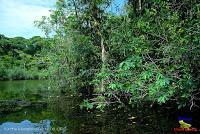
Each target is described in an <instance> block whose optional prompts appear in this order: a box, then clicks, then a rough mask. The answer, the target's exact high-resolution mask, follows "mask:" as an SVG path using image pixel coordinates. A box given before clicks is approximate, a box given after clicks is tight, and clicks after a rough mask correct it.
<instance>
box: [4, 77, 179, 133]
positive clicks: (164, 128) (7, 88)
mask: <svg viewBox="0 0 200 134" xmlns="http://www.w3.org/2000/svg"><path fill="white" fill-rule="evenodd" d="M51 85H52V84H51V83H50V82H48V81H38V80H28V81H0V134H35V133H37V134H51V133H53V134H54V133H55V134H62V133H63V134H66V133H67V134H168V133H169V134H171V133H172V132H173V131H172V130H173V128H174V127H179V124H178V121H177V117H178V114H176V113H173V114H171V115H170V114H168V113H167V112H163V111H165V110H161V112H158V111H153V110H151V109H150V108H141V109H137V110H136V109H132V110H128V109H121V110H117V109H115V108H109V109H108V110H106V111H104V112H98V111H81V110H80V109H79V105H78V104H79V101H80V100H79V97H76V96H74V95H62V94H60V93H59V92H58V91H59V90H57V89H55V88H54V89H52V88H50V87H51ZM136 113H137V114H136Z"/></svg>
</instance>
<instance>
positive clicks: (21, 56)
mask: <svg viewBox="0 0 200 134" xmlns="http://www.w3.org/2000/svg"><path fill="white" fill-rule="evenodd" d="M51 45H52V40H51V39H46V38H42V37H39V36H35V37H32V38H30V39H25V38H23V37H15V38H8V37H5V36H4V35H0V61H1V62H0V63H1V64H0V80H21V79H45V78H47V77H48V76H49V73H50V72H49V67H50V64H51V62H50V59H49V58H48V57H47V56H46V55H48V54H49V51H50V50H51V47H52V46H51Z"/></svg>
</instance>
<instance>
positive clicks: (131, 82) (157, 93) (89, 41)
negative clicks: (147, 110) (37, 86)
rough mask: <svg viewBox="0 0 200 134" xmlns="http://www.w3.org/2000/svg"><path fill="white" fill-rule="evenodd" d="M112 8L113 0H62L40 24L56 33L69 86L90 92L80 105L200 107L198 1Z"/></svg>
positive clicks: (135, 0)
mask: <svg viewBox="0 0 200 134" xmlns="http://www.w3.org/2000/svg"><path fill="white" fill-rule="evenodd" d="M111 5H112V0H92V1H87V0H78V1H73V0H71V1H69V0H68V1H65V0H58V2H57V5H56V9H55V10H54V11H52V14H51V16H50V17H44V18H43V19H42V21H40V22H37V23H36V24H37V26H38V27H40V28H41V29H43V30H44V31H45V32H46V33H48V32H50V30H52V32H53V33H55V34H56V35H55V39H56V40H57V43H56V46H55V47H56V55H59V56H57V57H56V61H57V62H56V63H57V65H58V66H57V67H58V68H59V69H58V70H59V71H58V75H57V76H59V77H58V78H59V79H61V81H62V86H67V88H66V89H69V90H73V91H77V92H78V93H82V95H83V96H84V97H86V100H85V101H84V102H83V104H82V105H81V107H83V106H87V107H88V108H93V107H94V106H95V107H97V108H99V109H103V108H104V107H105V106H107V105H111V104H118V105H119V106H128V105H129V106H135V105H136V104H141V103H143V102H151V104H154V103H158V104H164V103H167V102H176V103H177V106H178V107H183V106H186V105H187V106H191V108H192V107H195V106H196V105H195V102H196V101H197V100H198V96H197V95H199V89H198V88H199V78H200V76H199V74H200V72H199V70H200V69H199V66H200V60H199V56H200V44H199V43H200V40H199V38H200V30H199V29H200V28H199V26H200V21H199V20H200V5H199V3H198V1H197V0H192V1H190V0H182V1H180V0H173V1H172V0H149V1H144V0H129V1H128V3H127V4H126V5H125V7H124V9H125V12H123V13H122V14H120V15H116V14H114V13H108V12H107V8H108V7H110V6H111ZM119 12H120V11H119ZM54 58H55V57H54ZM54 60H55V59H54Z"/></svg>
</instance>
